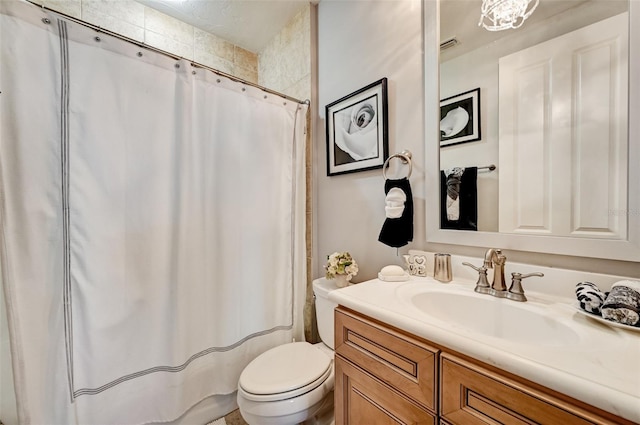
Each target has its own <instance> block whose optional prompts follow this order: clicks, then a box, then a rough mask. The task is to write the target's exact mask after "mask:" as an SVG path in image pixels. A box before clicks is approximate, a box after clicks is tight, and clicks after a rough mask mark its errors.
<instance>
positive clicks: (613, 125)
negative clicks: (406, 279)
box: [440, 0, 629, 240]
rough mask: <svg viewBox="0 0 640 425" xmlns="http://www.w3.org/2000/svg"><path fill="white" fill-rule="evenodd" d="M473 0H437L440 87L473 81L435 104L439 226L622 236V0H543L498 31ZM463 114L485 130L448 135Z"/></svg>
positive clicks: (443, 93) (447, 91)
mask: <svg viewBox="0 0 640 425" xmlns="http://www.w3.org/2000/svg"><path fill="white" fill-rule="evenodd" d="M480 8H481V1H480V0H442V1H441V2H440V40H441V42H443V43H441V44H444V45H445V46H448V47H446V48H444V47H445V46H443V48H441V51H440V99H449V98H454V97H456V96H458V95H461V94H465V93H467V92H470V91H473V90H475V89H476V88H479V89H480V90H479V96H478V98H479V105H478V110H477V111H475V110H474V109H473V107H467V106H465V104H463V103H461V105H462V108H461V109H457V108H455V109H454V108H451V107H449V109H448V111H451V110H455V111H457V112H454V113H452V114H449V116H448V117H447V116H446V115H442V116H441V119H443V118H445V117H446V120H444V122H443V124H442V125H441V127H443V126H444V130H442V132H441V142H440V146H441V147H440V170H442V171H441V184H440V187H441V195H440V200H441V203H440V205H441V214H440V228H443V229H458V230H478V231H483V232H500V233H506V234H523V235H536V236H541V235H549V236H568V237H572V238H574V237H579V238H595V239H614V240H627V237H628V228H627V216H626V215H625V214H618V213H617V212H621V211H628V209H629V204H628V197H627V193H628V186H627V179H628V167H627V164H628V147H627V146H628V143H627V140H628V132H627V127H628V123H627V116H628V113H627V105H628V93H629V89H628V63H627V61H628V51H629V50H628V22H629V17H628V1H627V0H624V1H622V0H588V1H582V0H570V1H564V0H552V1H549V0H547V1H540V3H539V5H538V7H537V8H536V10H535V12H534V13H533V14H532V15H531V16H530V17H529V19H528V20H527V21H526V22H525V23H524V25H522V26H521V27H520V28H518V29H511V30H506V31H497V32H491V31H487V30H486V29H484V28H482V27H481V26H478V21H479V19H480ZM472 11H477V12H472ZM452 40H455V41H452ZM461 97H462V98H464V96H461ZM463 100H464V99H463ZM444 103H445V102H443V106H442V110H441V113H442V112H443V111H445V109H444V108H445V106H444ZM455 106H456V107H458V105H455ZM448 111H447V112H448ZM454 115H455V116H454ZM458 118H459V119H458ZM463 118H464V121H465V123H464V124H465V125H466V124H467V122H469V123H470V122H471V121H473V120H474V119H477V120H478V123H477V124H479V133H480V134H481V137H480V139H479V140H477V138H476V139H474V138H473V137H471V138H470V139H471V140H466V141H461V142H458V143H451V141H450V139H451V138H452V137H457V136H456V134H457V133H456V134H452V133H453V131H454V127H455V130H457V131H458V133H460V132H462V133H464V131H466V130H464V128H463V127H462V124H461V123H462V121H463ZM469 125H470V124H469ZM462 133H460V134H462ZM460 134H458V136H459V135H460ZM448 139H449V140H448ZM463 139H464V138H460V139H458V140H463ZM467 139H469V138H467ZM491 164H495V165H497V169H496V170H494V171H490V170H489V169H488V168H483V167H487V166H489V165H491ZM465 184H466V185H465Z"/></svg>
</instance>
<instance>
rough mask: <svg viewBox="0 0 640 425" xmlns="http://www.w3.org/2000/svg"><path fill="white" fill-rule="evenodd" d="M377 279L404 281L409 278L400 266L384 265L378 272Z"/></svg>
mask: <svg viewBox="0 0 640 425" xmlns="http://www.w3.org/2000/svg"><path fill="white" fill-rule="evenodd" d="M378 279H380V280H384V281H385V282H405V281H407V280H409V273H407V272H406V271H404V269H403V268H402V267H400V266H395V265H391V266H385V267H383V268H382V270H380V272H378Z"/></svg>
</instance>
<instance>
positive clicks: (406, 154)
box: [382, 150, 413, 180]
mask: <svg viewBox="0 0 640 425" xmlns="http://www.w3.org/2000/svg"><path fill="white" fill-rule="evenodd" d="M411 156H412V155H411V152H410V151H408V150H403V151H402V152H400V153H395V154H393V155H391V156H390V157H389V158H387V160H386V161H385V162H384V165H383V166H382V177H383V178H384V179H385V180H386V179H387V168H388V167H389V161H391V160H392V159H393V158H400V159H401V160H402V163H403V164H409V172H408V173H407V178H409V177H411V171H412V170H413V163H412V162H411Z"/></svg>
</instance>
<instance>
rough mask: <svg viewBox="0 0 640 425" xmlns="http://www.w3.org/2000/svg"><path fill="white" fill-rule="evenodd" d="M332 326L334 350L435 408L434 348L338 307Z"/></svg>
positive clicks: (435, 352)
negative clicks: (334, 330)
mask: <svg viewBox="0 0 640 425" xmlns="http://www.w3.org/2000/svg"><path fill="white" fill-rule="evenodd" d="M335 329H336V332H335V339H336V345H335V347H336V354H338V355H341V356H342V357H344V358H345V359H348V360H349V361H350V362H351V363H353V364H354V365H356V366H358V367H359V368H361V369H363V370H365V371H366V372H369V373H370V374H371V375H374V376H375V377H376V378H377V379H379V380H380V381H382V382H384V383H386V384H387V385H389V386H391V387H393V388H395V389H396V390H397V391H398V392H400V393H402V394H403V395H404V396H406V397H407V398H410V399H411V400H412V401H413V402H414V403H416V404H419V405H421V406H423V407H424V408H426V409H428V410H431V411H433V412H435V410H436V391H435V384H436V375H437V371H436V357H437V352H438V351H437V349H436V348H433V347H431V346H429V345H428V344H426V343H424V342H423V341H421V340H419V339H417V338H415V337H412V336H410V335H407V334H401V333H399V332H397V331H394V330H393V329H391V328H389V327H388V326H384V325H382V324H380V323H377V322H375V321H373V320H371V319H369V318H366V317H364V316H362V315H359V314H355V313H353V312H350V311H348V310H345V309H343V308H340V307H339V308H338V309H337V310H336V314H335Z"/></svg>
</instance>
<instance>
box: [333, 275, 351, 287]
mask: <svg viewBox="0 0 640 425" xmlns="http://www.w3.org/2000/svg"><path fill="white" fill-rule="evenodd" d="M333 279H334V280H335V281H336V286H337V287H338V288H344V287H345V286H348V285H349V282H350V281H351V278H350V277H349V275H346V274H337V275H336V276H335V277H334V278H333Z"/></svg>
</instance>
